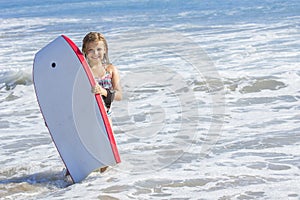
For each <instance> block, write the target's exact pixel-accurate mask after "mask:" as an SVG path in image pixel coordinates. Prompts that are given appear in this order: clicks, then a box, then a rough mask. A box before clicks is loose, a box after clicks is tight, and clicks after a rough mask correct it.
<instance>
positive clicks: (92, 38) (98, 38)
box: [82, 32, 110, 64]
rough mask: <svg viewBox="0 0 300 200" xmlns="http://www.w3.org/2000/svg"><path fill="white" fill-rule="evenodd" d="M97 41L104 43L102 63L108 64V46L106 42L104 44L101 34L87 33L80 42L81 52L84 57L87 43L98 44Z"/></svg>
mask: <svg viewBox="0 0 300 200" xmlns="http://www.w3.org/2000/svg"><path fill="white" fill-rule="evenodd" d="M99 41H102V42H103V43H104V46H105V54H104V57H103V61H102V62H103V63H104V64H110V62H109V58H108V45H107V42H106V39H105V37H104V35H103V34H101V33H98V32H89V33H88V34H86V36H85V37H84V38H83V40H82V52H83V54H84V56H86V54H87V45H88V43H90V42H99Z"/></svg>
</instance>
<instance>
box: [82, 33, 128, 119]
mask: <svg viewBox="0 0 300 200" xmlns="http://www.w3.org/2000/svg"><path fill="white" fill-rule="evenodd" d="M82 43H83V44H82V52H83V54H84V56H85V58H86V60H87V62H88V64H89V66H90V68H91V70H92V72H93V75H94V78H95V80H96V81H97V83H98V84H97V85H96V86H95V87H93V88H92V92H93V93H95V94H100V95H101V96H102V98H103V100H104V102H105V106H106V108H107V114H108V116H109V119H110V122H111V117H110V115H111V103H112V101H113V100H117V101H119V100H121V99H122V91H121V86H120V76H119V72H118V69H117V68H116V67H115V66H114V65H112V64H111V63H110V62H109V58H108V45H107V42H106V39H105V38H104V36H103V35H102V34H101V33H97V32H90V33H88V34H87V35H86V36H85V37H84V38H83V41H82Z"/></svg>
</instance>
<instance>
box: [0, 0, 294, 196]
mask: <svg viewBox="0 0 300 200" xmlns="http://www.w3.org/2000/svg"><path fill="white" fill-rule="evenodd" d="M299 10H300V2H299V1H296V0H290V1H283V0H263V1H258V0H254V1H245V0H240V1H233V0H229V1H220V0H216V1H208V0H203V1H202V0H201V1H197V0H191V1H179V0H174V1H169V0H159V1H158V0H154V1H146V0H145V1H135V0H129V1H121V0H113V1H99V2H97V1H90V0H87V1H83V0H76V1H63V2H61V1H58V0H50V1H47V2H44V1H36V0H33V1H27V0H16V1H6V0H0V11H1V12H0V13H1V14H0V20H1V25H0V30H1V31H0V47H1V48H0V166H1V168H0V199H105V200H107V199H112V200H115V199H122V200H123V199H213V200H215V199H220V200H225V199H226V200H227V199H228V200H229V199H272V200H273V199H300V192H299V191H300V182H299V179H300V125H299V124H300V123H299V122H300V89H299V86H300V70H299V69H300V68H299V67H300V27H299V26H300V15H299ZM90 31H99V32H102V33H104V34H105V36H106V37H107V40H108V44H109V53H110V60H111V61H112V62H113V64H114V65H116V66H117V67H118V69H119V71H120V74H121V84H122V88H123V93H124V99H123V100H122V101H120V102H114V105H113V124H114V126H113V129H114V132H115V139H116V141H117V144H118V148H119V152H120V155H121V160H122V162H121V163H120V164H119V165H117V166H114V167H111V168H110V169H109V170H108V171H107V172H105V173H103V174H100V173H98V172H93V173H91V174H90V176H88V177H87V178H86V179H85V180H84V181H82V182H81V183H78V184H70V182H69V181H68V180H67V179H66V178H65V177H64V176H63V168H64V165H63V162H62V161H61V159H60V157H59V154H58V152H57V150H56V148H55V146H54V144H53V142H52V141H51V137H50V134H49V132H48V130H47V128H46V127H45V125H44V121H43V118H42V116H41V113H40V110H39V107H38V103H37V100H36V97H35V92H34V88H33V83H32V65H33V58H34V55H35V53H36V52H37V51H38V50H40V49H41V48H42V47H43V46H45V45H46V44H48V43H49V42H51V41H52V40H53V39H55V38H56V37H57V36H59V35H61V34H65V35H67V36H69V37H70V38H71V39H72V40H73V41H74V42H75V43H76V44H77V45H78V46H79V47H81V40H82V38H83V37H84V35H85V34H86V33H87V32H90Z"/></svg>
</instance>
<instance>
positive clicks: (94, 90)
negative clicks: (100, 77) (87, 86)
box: [92, 83, 102, 94]
mask: <svg viewBox="0 0 300 200" xmlns="http://www.w3.org/2000/svg"><path fill="white" fill-rule="evenodd" d="M101 89H102V88H101V86H100V85H99V84H98V83H96V85H95V86H94V87H92V93H94V94H101Z"/></svg>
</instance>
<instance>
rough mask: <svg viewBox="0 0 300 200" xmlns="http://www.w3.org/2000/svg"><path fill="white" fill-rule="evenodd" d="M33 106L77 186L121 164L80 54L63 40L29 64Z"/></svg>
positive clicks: (38, 54) (101, 105)
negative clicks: (98, 171)
mask: <svg viewBox="0 0 300 200" xmlns="http://www.w3.org/2000/svg"><path fill="white" fill-rule="evenodd" d="M33 82H34V87H35V92H36V96H37V99H38V103H39V106H40V109H41V112H42V115H43V117H44V120H45V123H46V125H47V127H48V129H49V132H50V134H51V137H52V139H53V141H54V143H55V146H56V148H57V150H58V152H59V154H60V156H61V158H62V160H63V162H64V163H65V165H66V168H67V169H68V171H69V172H70V176H71V178H72V180H73V182H75V183H77V182H80V181H82V180H83V179H84V178H85V177H87V176H88V175H89V174H90V173H91V172H92V171H94V170H95V169H98V168H100V167H104V166H108V165H109V166H112V165H115V164H117V163H119V162H120V156H119V153H118V149H117V146H116V142H115V139H114V136H113V132H112V128H111V125H110V123H109V120H108V117H107V114H106V110H105V107H104V104H103V102H102V99H101V96H100V95H99V94H96V95H95V94H93V93H92V92H91V86H94V85H95V84H96V82H95V80H94V78H93V75H92V73H91V71H90V68H89V66H88V64H87V62H86V61H85V59H84V56H83V54H82V53H81V51H80V50H79V48H78V47H77V46H76V45H75V44H74V43H73V42H72V41H71V40H70V39H69V38H68V37H66V36H64V35H62V36H59V37H58V38H56V39H55V40H54V41H52V42H51V43H49V44H48V45H46V46H45V47H44V48H42V49H41V50H40V51H39V52H38V53H37V54H36V55H35V58H34V65H33Z"/></svg>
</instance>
